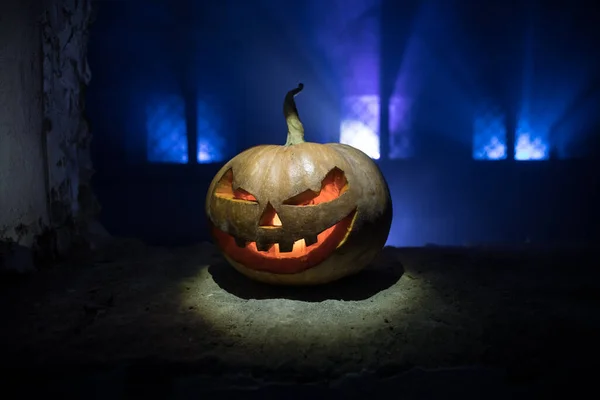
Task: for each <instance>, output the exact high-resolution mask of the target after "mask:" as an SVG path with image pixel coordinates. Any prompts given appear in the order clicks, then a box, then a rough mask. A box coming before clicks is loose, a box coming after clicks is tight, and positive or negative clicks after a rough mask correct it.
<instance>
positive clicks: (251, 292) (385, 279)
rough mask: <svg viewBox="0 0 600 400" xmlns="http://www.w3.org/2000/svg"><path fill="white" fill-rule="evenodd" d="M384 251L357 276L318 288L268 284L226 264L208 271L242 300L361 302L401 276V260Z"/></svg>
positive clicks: (211, 267)
mask: <svg viewBox="0 0 600 400" xmlns="http://www.w3.org/2000/svg"><path fill="white" fill-rule="evenodd" d="M385 250H386V249H384V251H382V253H381V254H380V256H379V257H378V258H377V259H376V260H375V261H373V262H372V263H371V264H370V265H368V266H367V267H366V268H365V269H364V270H362V271H361V272H359V273H358V274H355V275H352V276H348V277H346V278H343V279H340V280H338V281H335V282H332V283H329V284H326V285H319V286H272V285H267V284H265V283H261V282H256V281H253V280H251V279H249V278H247V277H245V276H244V275H242V274H241V273H239V272H237V271H236V270H235V269H234V268H233V267H231V266H230V265H228V264H227V263H226V262H225V261H223V262H219V263H217V264H213V265H211V266H210V267H209V268H208V272H209V273H210V274H211V276H212V278H213V280H214V281H215V283H216V284H217V285H219V287H220V288H221V289H223V290H225V291H227V292H228V293H230V294H232V295H234V296H236V297H239V298H241V299H245V300H267V299H288V300H298V301H304V302H321V301H325V300H343V301H360V300H366V299H369V298H370V297H373V296H374V295H376V294H377V293H379V292H381V291H383V290H386V289H388V288H390V287H392V286H393V285H394V284H396V282H398V281H399V280H400V278H401V277H402V274H403V273H404V268H403V266H402V264H401V263H400V261H398V260H392V259H391V258H390V257H389V256H388V254H389V253H388V252H386V251H385Z"/></svg>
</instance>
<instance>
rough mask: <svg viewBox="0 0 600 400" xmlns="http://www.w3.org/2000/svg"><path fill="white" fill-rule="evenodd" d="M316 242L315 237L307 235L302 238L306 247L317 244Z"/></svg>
mask: <svg viewBox="0 0 600 400" xmlns="http://www.w3.org/2000/svg"><path fill="white" fill-rule="evenodd" d="M317 240H318V239H317V235H309V236H305V237H304V243H306V245H307V246H310V245H312V244H315V243H317Z"/></svg>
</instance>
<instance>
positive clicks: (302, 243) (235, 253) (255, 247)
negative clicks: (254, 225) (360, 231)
mask: <svg viewBox="0 0 600 400" xmlns="http://www.w3.org/2000/svg"><path fill="white" fill-rule="evenodd" d="M357 215H358V214H357V212H356V210H354V211H352V212H351V213H350V214H348V215H347V216H346V217H345V218H343V219H342V220H340V221H339V222H337V223H336V224H334V225H332V226H331V227H329V228H327V229H325V230H324V231H323V232H321V233H319V234H318V235H315V236H307V237H304V238H302V239H299V240H296V241H285V242H279V243H264V244H263V243H261V242H260V241H259V243H257V242H247V241H244V240H243V239H240V238H235V237H234V236H232V235H230V234H229V233H227V232H224V231H222V230H220V229H219V228H217V227H216V226H215V225H213V235H214V236H215V239H216V241H217V243H218V245H219V247H220V248H221V250H223V251H224V253H225V254H226V255H227V257H228V258H230V259H231V260H233V261H235V262H238V263H240V264H242V265H245V266H247V267H249V268H252V269H255V270H260V271H266V272H274V273H297V272H301V271H303V270H306V269H309V268H312V267H314V266H316V265H318V264H320V263H322V262H323V261H324V260H325V259H327V258H328V257H329V256H330V255H331V254H332V253H333V252H335V250H336V249H337V248H339V247H341V246H342V245H343V244H344V243H346V240H347V239H348V237H349V236H350V232H352V229H353V226H354V222H355V219H356V216H357Z"/></svg>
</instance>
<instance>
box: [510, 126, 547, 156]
mask: <svg viewBox="0 0 600 400" xmlns="http://www.w3.org/2000/svg"><path fill="white" fill-rule="evenodd" d="M542 130H543V129H538V131H540V132H541V131H542ZM534 131H535V129H532V127H531V126H530V124H529V123H528V122H527V120H526V119H523V118H522V119H520V120H519V122H518V127H517V134H516V138H515V160H517V161H538V160H547V159H548V158H549V151H548V150H549V146H548V141H547V140H546V135H543V134H541V133H538V134H537V135H536V134H534Z"/></svg>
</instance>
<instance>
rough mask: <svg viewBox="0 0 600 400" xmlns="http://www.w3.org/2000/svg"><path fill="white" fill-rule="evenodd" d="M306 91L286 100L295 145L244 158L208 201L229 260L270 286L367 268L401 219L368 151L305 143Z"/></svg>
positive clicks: (290, 141) (261, 149) (219, 178)
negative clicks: (302, 99) (302, 104)
mask: <svg viewBox="0 0 600 400" xmlns="http://www.w3.org/2000/svg"><path fill="white" fill-rule="evenodd" d="M302 89H303V85H302V84H300V85H299V86H298V88H297V89H293V90H291V91H289V92H288V93H287V95H286V97H285V100H284V107H283V109H284V116H285V118H286V122H287V126H288V136H287V142H286V144H285V145H283V146H277V145H261V146H256V147H253V148H250V149H248V150H245V151H244V152H242V153H240V154H238V155H237V156H235V157H234V158H233V159H231V160H230V161H229V162H228V163H227V164H225V166H223V168H221V170H220V171H219V172H218V173H217V175H216V176H215V177H214V179H213V181H212V183H211V184H210V187H209V190H208V194H207V198H206V213H207V215H208V220H209V223H210V225H211V229H212V234H213V237H214V239H215V242H216V243H217V245H218V247H219V248H220V250H221V251H222V253H223V254H224V256H225V258H226V259H227V260H228V261H229V263H230V264H231V265H233V267H234V268H235V269H237V270H238V271H239V272H241V273H242V274H244V275H246V276H248V277H249V278H251V279H255V280H258V281H262V282H266V283H271V284H284V285H314V284H322V283H327V282H331V281H334V280H337V279H339V278H342V277H344V276H347V275H350V274H353V273H356V272H358V271H360V270H361V269H363V268H364V267H365V266H366V265H368V264H369V262H371V261H372V260H373V259H374V258H375V256H376V255H377V254H378V252H379V251H380V250H381V249H382V248H383V246H384V245H385V241H386V240H387V236H388V233H389V230H390V225H391V220H392V202H391V198H390V194H389V189H388V186H387V183H386V181H385V179H384V178H383V175H382V174H381V172H380V170H379V168H378V167H377V165H376V164H375V163H374V162H373V161H372V160H371V159H370V158H369V157H368V156H367V155H366V154H365V153H363V152H362V151H360V150H357V149H356V148H354V147H352V146H348V145H345V144H340V143H329V144H317V143H309V142H305V141H304V127H303V125H302V123H301V122H300V118H299V116H298V111H297V109H296V104H295V101H294V96H295V95H297V94H298V93H299V92H300V91H301V90H302Z"/></svg>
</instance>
